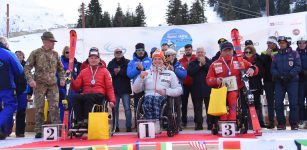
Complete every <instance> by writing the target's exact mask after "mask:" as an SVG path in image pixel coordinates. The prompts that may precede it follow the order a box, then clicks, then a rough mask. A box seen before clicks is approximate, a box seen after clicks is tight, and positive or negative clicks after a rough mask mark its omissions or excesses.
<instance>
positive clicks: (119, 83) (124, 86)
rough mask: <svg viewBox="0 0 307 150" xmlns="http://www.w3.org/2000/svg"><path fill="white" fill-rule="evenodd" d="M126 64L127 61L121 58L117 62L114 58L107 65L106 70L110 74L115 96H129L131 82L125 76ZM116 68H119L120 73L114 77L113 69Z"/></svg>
mask: <svg viewBox="0 0 307 150" xmlns="http://www.w3.org/2000/svg"><path fill="white" fill-rule="evenodd" d="M128 63H129V60H128V59H126V58H125V57H122V58H121V59H120V60H119V61H117V60H116V59H115V58H114V59H112V60H111V61H110V62H109V64H108V70H109V72H110V73H111V76H112V80H113V81H112V82H113V87H114V93H115V95H122V94H131V81H130V78H129V77H128V76H127V66H128ZM118 67H120V71H119V72H118V74H117V75H115V73H114V68H118Z"/></svg>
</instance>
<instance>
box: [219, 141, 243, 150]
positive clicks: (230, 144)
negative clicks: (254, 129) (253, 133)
mask: <svg viewBox="0 0 307 150" xmlns="http://www.w3.org/2000/svg"><path fill="white" fill-rule="evenodd" d="M223 149H224V150H240V149H241V143H240V141H223Z"/></svg>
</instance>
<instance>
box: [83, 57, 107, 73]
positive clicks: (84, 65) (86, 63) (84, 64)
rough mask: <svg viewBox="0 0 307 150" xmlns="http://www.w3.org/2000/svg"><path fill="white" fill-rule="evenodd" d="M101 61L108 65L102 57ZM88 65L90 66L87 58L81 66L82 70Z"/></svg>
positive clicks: (103, 64)
mask: <svg viewBox="0 0 307 150" xmlns="http://www.w3.org/2000/svg"><path fill="white" fill-rule="evenodd" d="M100 62H101V64H102V66H104V67H107V65H106V62H104V61H103V60H102V59H100ZM88 66H89V63H88V59H86V61H84V62H83V63H82V64H81V66H80V71H81V70H83V69H85V68H87V67H88Z"/></svg>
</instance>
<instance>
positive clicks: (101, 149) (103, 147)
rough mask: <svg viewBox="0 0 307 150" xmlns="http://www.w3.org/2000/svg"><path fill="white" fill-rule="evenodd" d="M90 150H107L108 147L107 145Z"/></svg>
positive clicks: (93, 147)
mask: <svg viewBox="0 0 307 150" xmlns="http://www.w3.org/2000/svg"><path fill="white" fill-rule="evenodd" d="M92 150H108V146H107V145H101V146H92Z"/></svg>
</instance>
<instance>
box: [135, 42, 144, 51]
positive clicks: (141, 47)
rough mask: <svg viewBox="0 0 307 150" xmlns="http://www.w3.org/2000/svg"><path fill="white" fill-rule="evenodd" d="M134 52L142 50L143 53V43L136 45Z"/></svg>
mask: <svg viewBox="0 0 307 150" xmlns="http://www.w3.org/2000/svg"><path fill="white" fill-rule="evenodd" d="M135 50H144V51H145V45H144V43H137V44H136V45H135Z"/></svg>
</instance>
